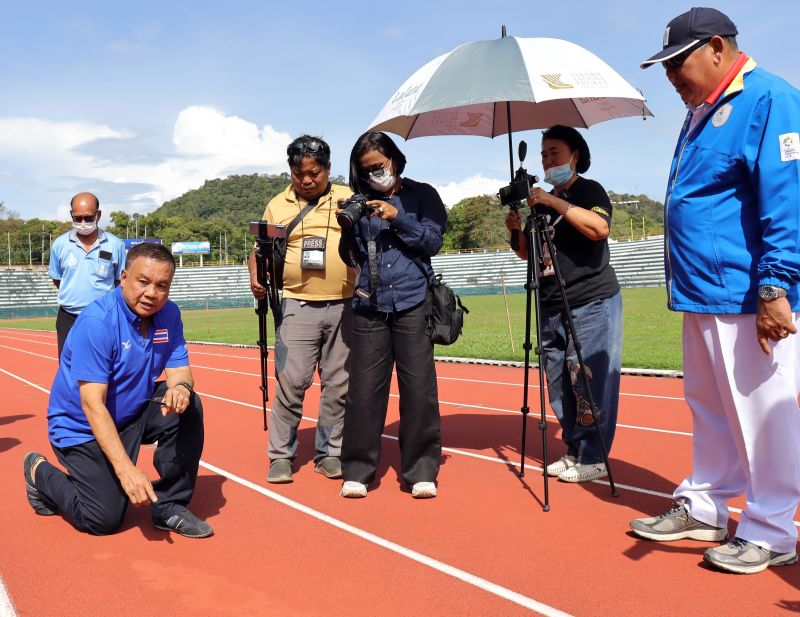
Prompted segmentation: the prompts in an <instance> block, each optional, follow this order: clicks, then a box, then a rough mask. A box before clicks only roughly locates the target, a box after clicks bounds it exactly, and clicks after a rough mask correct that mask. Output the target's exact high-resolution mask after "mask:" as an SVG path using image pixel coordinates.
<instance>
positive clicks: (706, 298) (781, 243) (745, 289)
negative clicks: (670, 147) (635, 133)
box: [664, 59, 800, 314]
mask: <svg viewBox="0 0 800 617" xmlns="http://www.w3.org/2000/svg"><path fill="white" fill-rule="evenodd" d="M690 119H691V113H690V114H689V116H688V117H687V119H686V122H685V123H684V125H683V129H682V130H681V134H680V137H679V139H678V145H677V148H676V150H675V156H674V158H673V160H672V167H671V169H670V176H669V184H668V187H667V196H666V199H665V201H664V228H665V230H666V239H665V267H666V278H667V293H668V304H669V308H670V309H672V310H675V311H687V312H692V313H714V314H742V313H755V312H756V311H757V307H758V288H759V286H761V285H777V286H779V287H783V288H785V289H787V290H788V292H789V293H788V298H789V303H790V304H791V306H792V308H793V310H798V308H800V302H799V301H798V285H797V284H798V282H800V136H799V135H798V132H799V131H800V91H798V90H797V88H795V87H793V86H792V85H791V84H789V83H787V82H786V81H784V80H783V79H781V78H780V77H777V76H776V75H773V74H771V73H768V72H767V71H765V70H763V69H761V68H757V67H756V63H755V62H754V61H753V60H752V59H749V60H747V62H746V64H745V65H744V66H743V67H742V69H741V71H740V72H739V73H738V74H737V75H736V77H734V79H733V81H732V82H731V84H730V85H729V86H728V87H727V89H726V90H725V91H724V92H723V93H722V94H721V95H720V97H719V99H718V100H717V101H716V103H715V104H714V106H713V107H712V109H711V110H710V111H709V113H708V114H707V115H706V116H705V118H703V119H702V120H701V121H700V122H699V123H698V124H697V125H696V126H695V127H694V129H693V130H692V131H691V132H690V131H689V121H690Z"/></svg>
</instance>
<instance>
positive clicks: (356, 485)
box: [339, 480, 367, 498]
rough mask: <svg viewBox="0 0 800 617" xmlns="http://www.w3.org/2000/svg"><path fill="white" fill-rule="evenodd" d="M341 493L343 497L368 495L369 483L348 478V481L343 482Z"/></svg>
mask: <svg viewBox="0 0 800 617" xmlns="http://www.w3.org/2000/svg"><path fill="white" fill-rule="evenodd" d="M339 494H340V495H341V496H342V497H351V498H358V497H366V496H367V485H366V484H361V482H353V481H352V480H348V481H347V482H345V483H344V484H342V490H341V492H340V493H339Z"/></svg>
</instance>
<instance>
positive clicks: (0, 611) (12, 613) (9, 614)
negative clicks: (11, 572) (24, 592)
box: [0, 574, 18, 617]
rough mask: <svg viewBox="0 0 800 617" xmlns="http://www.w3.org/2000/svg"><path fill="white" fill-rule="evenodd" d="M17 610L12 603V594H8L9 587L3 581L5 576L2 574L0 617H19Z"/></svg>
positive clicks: (0, 581) (0, 580)
mask: <svg viewBox="0 0 800 617" xmlns="http://www.w3.org/2000/svg"><path fill="white" fill-rule="evenodd" d="M17 616H18V613H17V609H15V608H14V603H13V602H12V601H11V594H10V593H8V587H6V582H5V581H4V580H3V575H2V574H0V617H17Z"/></svg>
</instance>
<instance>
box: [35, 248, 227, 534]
mask: <svg viewBox="0 0 800 617" xmlns="http://www.w3.org/2000/svg"><path fill="white" fill-rule="evenodd" d="M174 274H175V260H174V259H173V257H172V255H171V254H170V252H169V251H168V250H167V249H166V248H164V247H163V246H161V245H158V244H151V243H143V244H138V245H136V246H135V247H133V248H132V249H131V250H130V251H129V252H128V255H127V259H126V261H125V269H124V270H123V272H122V275H121V284H120V287H118V288H117V289H116V290H115V291H114V292H113V293H110V294H108V295H106V296H103V297H102V298H99V299H98V300H95V301H94V302H93V303H91V304H90V305H89V306H87V307H86V308H85V309H84V310H83V311H82V312H81V314H80V317H78V320H77V321H76V322H75V325H74V326H73V328H72V330H71V331H70V333H69V335H68V336H67V340H66V343H65V345H64V352H63V355H62V356H61V365H60V366H59V369H58V373H57V374H56V377H55V380H54V382H53V387H52V390H51V393H50V403H49V407H48V411H47V422H48V432H49V435H50V442H51V444H52V446H53V450H54V451H55V454H56V457H57V458H58V460H59V461H60V462H61V463H62V464H63V465H64V466H65V467H66V468H67V470H68V471H69V474H65V473H64V472H63V471H61V470H60V469H58V468H56V467H55V466H53V465H51V464H50V463H49V462H48V461H47V459H46V458H45V457H44V456H43V455H41V454H39V453H37V452H29V453H28V454H27V455H26V456H25V460H24V464H23V467H24V472H25V488H26V491H27V496H28V501H29V502H30V504H31V507H32V508H33V509H34V511H35V512H36V513H37V514H41V515H46V516H47V515H52V514H56V513H60V514H62V515H63V516H64V518H66V519H67V520H68V521H69V522H70V523H71V524H72V525H74V526H75V528H76V529H78V530H80V531H86V532H88V533H92V534H97V535H104V534H110V533H113V532H115V531H116V530H117V529H118V528H119V526H120V524H121V523H122V519H123V516H124V515H125V510H126V509H127V506H128V502H129V501H130V503H132V504H133V505H142V504H148V503H149V504H150V510H151V514H152V519H153V525H154V526H155V527H157V528H158V529H164V530H167V531H175V532H177V533H179V534H181V535H184V536H187V537H190V538H205V537H206V536H210V535H211V534H212V533H213V529H212V528H211V526H210V525H208V524H207V523H205V522H203V521H201V520H200V519H198V518H197V517H196V516H194V515H193V514H192V513H191V512H189V510H188V509H187V508H186V506H187V505H188V503H189V501H190V500H191V498H192V493H193V492H194V487H195V483H196V480H197V469H198V465H199V462H200V455H201V453H202V451H203V407H202V404H201V402H200V398H199V397H198V396H197V395H196V394H195V393H194V386H193V384H194V380H193V378H192V371H191V369H190V368H189V356H188V353H187V351H186V341H185V340H184V338H183V323H182V322H181V314H180V310H179V309H178V307H177V306H176V305H175V304H174V303H173V302H170V301H169V300H168V296H169V289H170V285H171V283H172V278H173V275H174ZM162 371H164V372H165V374H166V381H160V382H157V381H156V379H157V378H158V377H159V375H161V372H162ZM156 442H157V443H158V446H157V447H156V450H155V455H154V464H155V467H156V469H157V470H158V473H159V475H160V477H161V479H160V480H158V481H156V482H154V483H152V484H151V483H150V480H149V479H148V478H147V476H146V475H145V473H144V472H143V471H142V470H141V469H139V468H138V467H137V466H136V460H137V458H138V455H139V448H140V447H141V445H142V444H152V443H156Z"/></svg>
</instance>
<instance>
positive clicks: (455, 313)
mask: <svg viewBox="0 0 800 617" xmlns="http://www.w3.org/2000/svg"><path fill="white" fill-rule="evenodd" d="M414 263H416V264H417V267H418V268H419V269H420V271H421V272H422V274H423V275H425V277H426V278H427V274H425V269H424V268H423V266H422V262H421V261H420V260H419V259H415V260H414ZM465 313H469V309H467V307H466V306H464V305H463V304H462V303H461V298H460V297H459V296H457V295H456V293H455V292H454V291H453V290H452V289H451V288H450V286H449V285H448V284H447V283H445V282H444V281H443V280H442V275H441V274H435V275H434V276H433V279H432V280H430V281H428V293H427V296H426V298H425V319H426V321H427V326H426V327H425V334H427V335H428V336H429V337H430V339H431V342H432V343H434V344H436V345H451V344H453V343H455V342H456V340H457V339H458V337H459V336H460V335H461V330H462V328H463V327H464V314H465Z"/></svg>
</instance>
